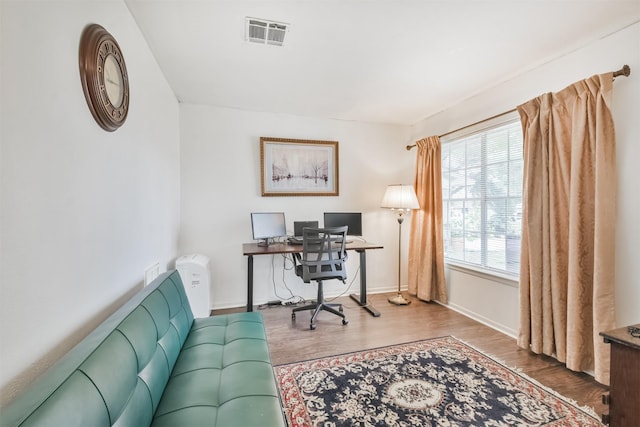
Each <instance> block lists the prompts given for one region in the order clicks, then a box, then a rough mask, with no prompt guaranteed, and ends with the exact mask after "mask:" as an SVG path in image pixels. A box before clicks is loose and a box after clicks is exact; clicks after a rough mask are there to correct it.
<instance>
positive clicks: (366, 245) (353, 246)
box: [242, 240, 383, 255]
mask: <svg viewBox="0 0 640 427" xmlns="http://www.w3.org/2000/svg"><path fill="white" fill-rule="evenodd" d="M382 248H383V246H382V245H379V244H377V243H370V242H363V241H361V240H353V241H352V242H351V243H347V245H346V249H347V250H348V251H359V250H369V249H382ZM296 252H302V245H290V244H289V243H272V244H270V245H269V246H258V244H257V243H243V244H242V253H243V255H270V254H290V253H296Z"/></svg>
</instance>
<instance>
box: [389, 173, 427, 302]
mask: <svg viewBox="0 0 640 427" xmlns="http://www.w3.org/2000/svg"><path fill="white" fill-rule="evenodd" d="M381 207H383V208H388V209H391V210H394V211H395V210H397V211H398V294H397V295H396V296H394V297H389V302H390V303H391V304H396V305H407V304H409V303H410V302H411V301H409V300H406V299H405V298H404V297H403V296H402V293H401V292H400V285H401V283H402V281H401V279H402V222H403V221H404V214H405V212H407V213H409V212H410V211H411V209H420V204H419V203H418V198H417V196H416V192H415V191H414V189H413V186H411V185H402V184H395V185H389V186H388V187H387V191H386V192H385V193H384V197H383V198H382V206H381Z"/></svg>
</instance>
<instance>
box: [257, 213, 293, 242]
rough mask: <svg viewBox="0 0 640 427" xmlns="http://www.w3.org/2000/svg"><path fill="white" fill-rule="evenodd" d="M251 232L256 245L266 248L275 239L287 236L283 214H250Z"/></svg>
mask: <svg viewBox="0 0 640 427" xmlns="http://www.w3.org/2000/svg"><path fill="white" fill-rule="evenodd" d="M251 231H252V233H253V240H258V245H261V246H268V245H269V243H270V242H272V241H273V239H274V238H276V237H283V236H286V235H287V225H286V222H285V220H284V212H252V213H251Z"/></svg>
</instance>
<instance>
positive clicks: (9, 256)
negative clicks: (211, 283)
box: [0, 0, 180, 406]
mask: <svg viewBox="0 0 640 427" xmlns="http://www.w3.org/2000/svg"><path fill="white" fill-rule="evenodd" d="M0 14H1V17H2V20H1V25H0V27H1V30H0V40H1V42H2V50H1V56H0V60H1V67H2V70H1V71H2V75H1V92H2V94H1V96H0V103H1V104H0V105H1V108H2V110H1V115H0V118H1V120H2V124H1V126H0V127H1V137H2V140H1V150H2V151H1V162H2V163H1V169H0V173H1V181H0V191H1V193H0V194H1V201H2V204H1V217H0V218H1V219H0V232H1V242H2V248H1V250H2V252H1V256H0V271H1V272H2V273H1V274H0V325H1V326H2V327H1V328H0V343H1V344H0V366H2V369H0V403H1V404H2V406H4V405H5V404H6V403H7V402H8V400H10V399H11V398H12V397H13V396H14V395H15V393H17V392H18V391H19V390H21V389H22V388H23V387H24V386H25V385H26V384H27V383H29V382H30V381H31V380H32V379H34V378H35V377H36V376H38V375H39V374H40V373H42V372H43V370H44V369H45V368H46V367H48V366H49V365H51V364H52V363H53V362H54V361H55V360H57V359H58V358H59V357H60V356H61V355H62V354H64V353H65V352H66V351H67V350H69V348H70V347H71V346H72V345H74V344H75V343H76V342H78V341H79V340H80V339H81V338H82V337H83V336H85V335H86V334H87V333H88V332H89V331H90V330H92V329H93V328H94V327H95V326H96V325H97V324H98V323H99V322H100V321H101V320H103V319H104V318H106V317H107V316H108V315H109V314H110V313H111V312H113V311H114V310H115V309H116V308H117V307H118V306H119V305H120V304H121V303H122V302H124V300H125V298H126V297H127V296H129V295H130V294H131V293H132V292H133V291H134V290H136V289H137V288H139V287H140V286H141V283H142V279H143V274H144V270H145V268H146V267H147V266H149V265H151V264H152V263H153V262H155V261H159V262H160V264H161V266H162V267H165V266H167V265H168V264H170V263H172V262H173V260H174V259H175V256H176V254H177V241H178V227H179V218H180V214H179V212H180V211H179V209H180V202H179V199H180V187H179V182H180V170H179V169H180V150H179V130H178V129H179V108H178V103H177V101H176V99H175V97H174V95H173V93H172V92H171V90H170V88H169V86H168V84H167V82H166V81H165V79H164V77H163V76H162V74H161V73H160V71H159V68H158V66H157V64H156V62H155V60H154V58H153V57H152V55H151V53H150V51H149V49H148V47H147V45H146V43H145V41H144V39H143V38H142V35H141V34H140V32H139V30H138V27H137V26H136V25H135V22H134V21H133V19H132V18H131V15H130V14H129V12H128V10H127V8H126V6H125V5H124V3H123V2H121V1H100V2H96V1H66V2H65V1H6V0H2V2H0ZM92 22H96V23H99V24H101V25H103V26H104V27H105V28H106V29H107V30H108V31H110V32H111V33H112V34H113V35H114V36H115V38H116V39H117V40H118V42H119V44H120V47H121V48H122V51H123V53H124V56H125V59H126V63H127V69H128V73H129V78H130V84H131V103H130V111H129V117H128V119H127V121H126V123H125V124H124V125H123V127H122V128H120V129H119V130H117V131H116V132H113V133H108V132H105V131H103V130H102V129H101V128H100V127H99V126H98V125H97V124H96V122H95V121H94V119H93V117H92V115H91V113H90V112H89V109H88V107H87V104H86V101H85V99H84V95H83V92H82V87H81V84H80V77H79V71H78V43H79V40H80V34H81V33H82V30H83V28H84V27H85V26H86V25H87V24H89V23H92Z"/></svg>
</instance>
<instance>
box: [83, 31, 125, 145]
mask: <svg viewBox="0 0 640 427" xmlns="http://www.w3.org/2000/svg"><path fill="white" fill-rule="evenodd" d="M79 65H80V80H81V82H82V89H83V91H84V96H85V99H86V100H87V105H88V106H89V110H90V111H91V114H92V115H93V117H94V119H95V120H96V122H97V123H98V125H100V127H101V128H103V129H104V130H106V131H108V132H113V131H115V130H116V129H118V128H119V127H120V126H122V125H123V124H124V122H125V120H126V118H127V113H128V111H129V78H128V75H127V67H126V65H125V62H124V57H123V55H122V51H121V50H120V46H118V42H116V40H115V39H114V38H113V36H112V35H111V34H109V32H108V31H107V30H105V29H104V28H103V27H101V26H100V25H98V24H90V25H88V26H87V27H86V28H85V29H84V31H83V32H82V36H81V38H80V52H79Z"/></svg>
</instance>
